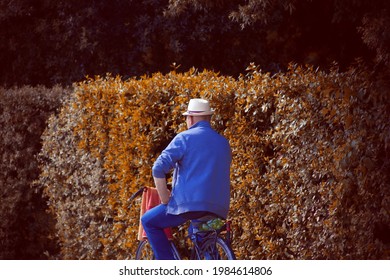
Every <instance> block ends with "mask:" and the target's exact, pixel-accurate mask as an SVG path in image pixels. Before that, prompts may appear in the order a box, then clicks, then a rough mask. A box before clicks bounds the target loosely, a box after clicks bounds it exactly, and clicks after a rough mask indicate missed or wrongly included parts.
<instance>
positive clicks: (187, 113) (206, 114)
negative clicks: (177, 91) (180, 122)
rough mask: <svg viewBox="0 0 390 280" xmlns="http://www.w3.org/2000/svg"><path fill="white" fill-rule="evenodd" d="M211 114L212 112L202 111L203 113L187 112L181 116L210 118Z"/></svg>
mask: <svg viewBox="0 0 390 280" xmlns="http://www.w3.org/2000/svg"><path fill="white" fill-rule="evenodd" d="M212 114H214V110H211V111H204V112H191V111H187V112H185V113H183V116H211V115H212Z"/></svg>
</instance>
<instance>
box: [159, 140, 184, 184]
mask: <svg viewBox="0 0 390 280" xmlns="http://www.w3.org/2000/svg"><path fill="white" fill-rule="evenodd" d="M185 148H186V145H185V139H184V137H183V135H181V134H178V135H177V136H176V137H175V138H173V140H172V141H171V143H169V145H168V146H167V147H166V148H165V150H164V151H162V153H161V155H160V156H159V157H158V158H157V160H156V161H155V162H154V164H153V168H152V174H153V177H156V178H165V175H166V174H168V173H169V171H171V170H172V169H173V168H174V167H175V164H176V163H177V162H178V161H180V160H181V159H182V158H183V155H184V152H185Z"/></svg>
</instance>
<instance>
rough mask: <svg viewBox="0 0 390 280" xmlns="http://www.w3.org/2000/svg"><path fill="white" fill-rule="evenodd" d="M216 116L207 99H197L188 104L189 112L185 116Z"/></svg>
mask: <svg viewBox="0 0 390 280" xmlns="http://www.w3.org/2000/svg"><path fill="white" fill-rule="evenodd" d="M212 114H214V110H212V109H211V108H210V103H209V102H208V101H207V100H205V99H200V98H195V99H191V100H190V102H189V103H188V109H187V112H185V113H183V115H184V116H208V115H212Z"/></svg>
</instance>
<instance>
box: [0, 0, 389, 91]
mask: <svg viewBox="0 0 390 280" xmlns="http://www.w3.org/2000/svg"><path fill="white" fill-rule="evenodd" d="M389 6H390V4H389V2H388V1H385V0H379V1H364V0H356V1H341V0H332V1H329V0H318V1H309V0H306V1H305V0H304V1H296V0H275V1H265V0H251V1H242V0H241V1H238V0H234V1H225V0H219V1H211V0H186V1H177V0H171V1H167V0H142V1H131V0H126V1H124V0H114V1H98V0H87V1H74V0H72V1H49V0H35V1H27V0H13V1H9V0H1V1H0V38H1V40H0V65H1V66H2V67H1V69H0V84H3V85H6V86H12V85H22V84H30V85H36V84H44V85H53V84H56V83H61V84H71V83H72V82H75V81H80V80H82V79H84V78H85V76H86V75H92V76H93V75H96V74H105V73H107V72H109V73H112V74H120V75H122V76H125V77H129V76H138V75H143V74H145V73H153V72H157V71H161V72H163V73H166V72H168V71H169V70H171V69H170V67H169V65H170V64H171V63H173V62H176V63H177V65H181V68H180V69H179V70H180V71H187V70H188V69H190V68H191V67H196V68H198V69H203V68H206V69H211V70H214V71H217V72H220V73H222V74H225V75H233V76H237V75H239V74H240V73H242V72H243V71H244V70H245V67H246V66H247V65H249V63H250V62H254V63H255V64H256V65H260V66H261V67H262V69H263V70H265V71H271V72H277V71H279V70H285V68H286V67H287V64H288V63H289V62H291V61H294V62H297V63H309V64H312V65H314V66H321V67H322V68H323V69H326V68H328V67H329V66H330V65H331V63H332V62H333V61H337V62H338V63H339V65H340V67H347V66H349V65H350V64H351V63H352V62H353V61H354V60H355V58H357V57H361V58H362V59H363V60H365V61H368V62H373V61H374V62H375V63H387V64H388V62H389V33H390V32H389V26H390V25H389V24H388V23H389V16H388V11H389ZM374 59H376V60H374Z"/></svg>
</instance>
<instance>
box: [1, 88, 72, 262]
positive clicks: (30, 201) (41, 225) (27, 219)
mask: <svg viewBox="0 0 390 280" xmlns="http://www.w3.org/2000/svg"><path fill="white" fill-rule="evenodd" d="M66 92H67V90H66V89H63V88H60V87H54V88H45V87H29V86H24V87H20V88H13V89H4V88H0V133H1V138H0V155H1V161H0V170H1V172H0V186H1V189H0V197H1V203H0V216H1V219H0V240H1V241H0V242H1V245H0V259H45V258H47V256H46V255H45V252H46V251H47V253H49V252H50V253H54V252H56V250H57V247H56V243H55V240H53V239H52V238H50V236H53V228H54V220H53V219H52V218H51V216H50V215H48V214H47V213H46V212H45V211H46V209H47V206H46V203H45V201H44V200H42V193H41V192H40V191H39V190H38V189H34V188H32V185H33V182H34V180H36V179H37V178H38V176H39V172H40V170H39V166H38V161H37V159H36V155H37V154H38V153H39V152H40V150H41V146H42V145H41V134H42V132H43V131H44V129H45V128H46V120H47V119H48V118H49V115H51V114H53V113H55V111H56V109H57V108H59V107H60V105H61V98H62V97H63V96H64V94H66ZM50 225H52V226H53V227H52V228H51V227H50Z"/></svg>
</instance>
